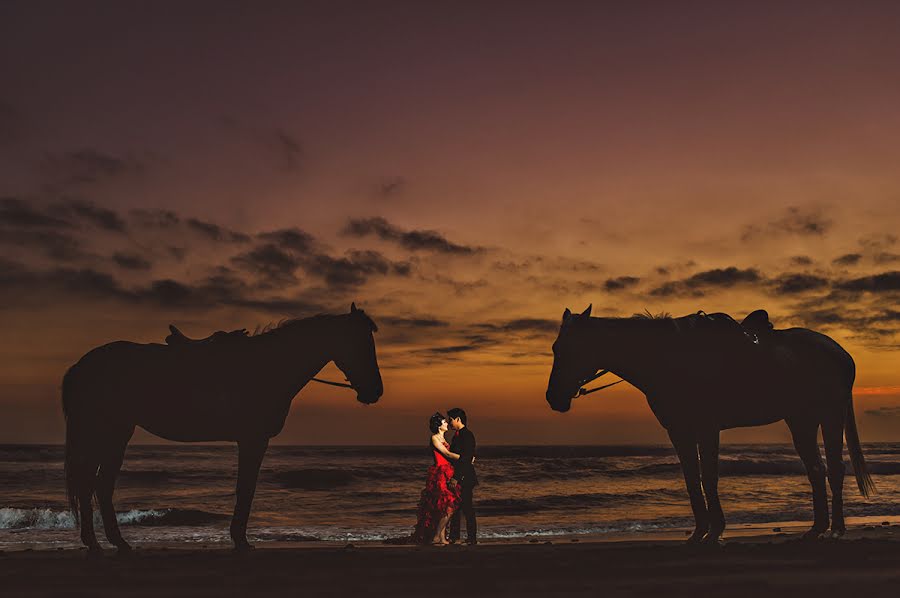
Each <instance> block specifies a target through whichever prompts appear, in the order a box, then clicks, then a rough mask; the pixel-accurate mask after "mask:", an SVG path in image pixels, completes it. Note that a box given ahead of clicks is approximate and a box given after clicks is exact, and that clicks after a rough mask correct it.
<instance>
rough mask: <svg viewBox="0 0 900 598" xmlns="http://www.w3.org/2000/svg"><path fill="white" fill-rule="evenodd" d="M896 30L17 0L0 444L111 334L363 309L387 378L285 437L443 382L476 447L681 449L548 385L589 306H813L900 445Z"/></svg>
mask: <svg viewBox="0 0 900 598" xmlns="http://www.w3.org/2000/svg"><path fill="white" fill-rule="evenodd" d="M898 24H900V5H898V4H896V3H887V2H886V3H879V2H869V3H847V2H808V3H803V2H791V3H783V2H773V3H766V2H727V3H725V2H678V3H668V2H619V3H612V2H609V3H603V2H489V3H488V2H378V3H374V2H357V3H350V2H346V3H345V2H321V3H302V4H301V3H295V2H284V3H280V2H266V3H250V2H215V3H202V2H189V3H174V2H173V3H138V2H129V1H126V2H107V3H94V2H77V3H76V2H65V3H63V2H44V1H37V2H4V3H2V4H0V304H2V308H0V309H2V311H0V329H2V341H3V342H2V345H0V443H5V442H59V441H61V440H62V438H63V423H62V414H61V409H60V397H59V384H60V381H61V378H62V375H63V373H64V372H65V370H66V369H67V368H68V367H69V366H70V365H72V364H73V363H74V362H75V361H77V360H78V358H79V357H80V356H81V355H82V354H84V353H85V352H87V351H88V350H90V349H91V348H93V347H95V346H97V345H100V344H103V343H106V342H109V341H112V340H119V339H127V340H134V341H138V342H162V339H163V338H164V337H165V335H166V332H167V330H166V327H167V325H168V324H169V323H175V324H177V325H178V326H179V327H180V328H181V329H182V330H183V331H184V332H185V333H186V334H189V335H194V336H205V335H207V334H209V333H210V332H212V331H213V330H216V329H230V328H241V327H245V328H248V329H251V330H252V329H253V328H255V327H256V326H257V325H260V326H263V325H265V324H267V323H270V322H277V321H278V320H280V319H283V318H287V317H298V316H307V315H313V314H316V313H320V312H344V311H347V310H348V308H349V306H350V303H351V301H356V303H357V305H359V306H360V307H362V308H364V309H365V310H366V312H367V313H368V314H370V315H371V316H372V317H373V319H374V320H375V321H376V322H377V323H378V325H379V328H380V330H379V332H378V333H377V335H376V342H377V346H378V351H379V359H380V363H381V367H382V375H383V378H384V384H385V394H384V396H383V397H382V399H381V401H380V402H379V403H378V404H377V405H375V406H369V407H367V406H363V405H361V404H358V403H357V402H356V401H355V400H354V399H353V398H352V393H349V392H345V391H342V390H340V389H333V388H329V387H320V388H307V389H305V390H304V391H303V392H301V393H300V395H298V397H297V398H296V399H295V401H294V404H293V409H292V412H291V416H290V418H289V420H288V424H287V426H286V427H285V430H284V432H283V433H282V435H281V436H279V437H278V439H277V441H278V442H286V443H303V444H385V443H387V444H417V443H424V442H426V440H427V435H428V431H427V420H428V416H429V415H430V414H431V413H432V412H434V411H435V410H441V411H444V410H446V409H447V408H449V407H454V406H461V407H464V408H465V409H466V410H467V411H468V413H469V417H470V420H471V422H470V423H471V425H472V429H473V430H474V431H475V432H476V434H477V436H478V440H479V443H480V444H566V443H579V444H581V443H598V444H601V443H616V444H619V443H644V442H664V441H665V435H664V432H663V430H662V428H661V427H660V426H659V424H658V423H657V422H656V420H655V419H654V418H653V416H652V414H651V412H650V410H649V408H648V407H647V404H646V401H645V400H644V398H643V396H642V395H641V394H640V393H639V392H638V391H637V390H635V389H634V388H633V387H630V386H628V385H626V384H623V385H620V386H616V387H615V388H613V389H610V390H608V391H605V392H603V393H598V394H595V395H591V397H590V398H589V399H588V398H585V399H580V400H579V401H577V402H576V404H575V407H574V408H573V410H572V411H571V412H569V413H567V414H560V413H555V412H552V411H551V410H550V408H549V407H548V405H547V403H546V402H545V400H544V391H545V389H546V384H547V378H548V375H549V372H550V367H551V364H552V354H551V351H550V346H551V343H552V342H553V340H554V338H555V337H556V333H557V330H558V325H559V320H560V316H561V315H562V312H563V310H564V309H565V308H566V307H569V308H572V309H573V310H578V311H581V310H583V309H584V308H585V307H586V306H587V305H588V304H589V303H593V305H594V315H608V316H629V315H632V314H634V313H636V312H643V311H645V310H649V311H650V312H652V313H657V312H669V313H672V314H673V315H684V314H687V313H691V312H694V311H697V310H700V309H702V310H705V311H707V312H714V311H726V312H729V313H731V314H732V315H734V316H735V317H737V318H742V317H743V316H745V315H746V314H747V313H748V312H750V311H752V310H754V309H757V308H761V307H762V308H766V309H767V310H768V311H769V312H770V314H771V317H772V320H773V322H774V323H775V324H776V327H779V328H783V327H790V326H808V327H811V328H814V329H817V330H820V331H822V332H825V333H827V334H829V335H831V336H832V337H833V338H834V339H835V340H837V341H838V342H840V343H841V344H842V345H843V346H844V347H845V348H846V349H847V350H848V351H850V353H851V354H852V355H853V356H854V358H855V360H856V363H857V372H858V373H857V381H856V392H855V405H856V413H857V416H858V418H859V426H860V433H861V436H862V439H863V441H864V442H865V441H876V440H900V425H898V424H900V371H898V363H900V305H898V304H900V301H898V299H900V242H898V235H900V111H898V110H897V106H900V77H898V76H897V69H898V65H900V37H898V36H897V35H896V32H897V28H898ZM323 374H324V375H327V376H330V377H331V378H336V377H337V376H338V372H336V371H335V370H334V368H333V366H329V368H327V369H326V371H325V372H323ZM788 438H789V436H788V433H787V430H786V428H785V426H784V424H776V425H774V426H769V427H766V428H756V429H748V430H742V431H736V432H728V433H726V434H725V435H724V436H723V439H724V440H725V441H733V442H738V441H771V440H778V441H781V440H788ZM151 440H152V437H151V436H150V435H149V434H139V435H138V436H137V437H136V441H138V442H146V441H151Z"/></svg>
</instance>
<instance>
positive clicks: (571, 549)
mask: <svg viewBox="0 0 900 598" xmlns="http://www.w3.org/2000/svg"><path fill="white" fill-rule="evenodd" d="M797 537H798V536H797V535H796V534H780V535H779V534H763V535H747V536H742V535H736V536H730V537H729V539H728V541H727V542H726V543H725V544H724V545H723V546H721V547H689V546H687V545H685V544H684V541H683V537H681V538H677V539H676V538H675V537H668V538H655V539H642V540H634V539H631V540H625V539H622V540H615V539H613V540H610V539H609V538H605V539H603V540H602V541H598V539H597V538H556V539H553V540H544V541H539V542H530V541H517V542H513V541H496V542H485V543H482V544H479V545H478V546H471V547H470V546H456V547H446V548H443V547H441V548H439V547H419V546H397V545H385V544H383V543H376V542H361V543H351V544H344V545H343V546H338V545H337V543H324V542H310V543H306V544H304V545H302V546H297V545H292V546H284V545H282V546H272V545H266V546H264V547H261V548H258V549H256V550H254V551H252V552H251V553H249V554H236V553H234V552H233V551H232V550H230V549H228V548H226V547H225V546H221V545H216V546H180V547H172V546H167V547H141V548H138V549H137V550H136V551H135V553H134V554H132V555H131V556H130V557H127V558H124V557H119V556H116V554H115V552H114V551H112V550H107V551H106V552H105V554H104V555H103V557H101V558H88V557H87V554H86V551H85V550H77V549H76V550H17V551H5V552H3V553H0V588H2V589H3V592H2V593H3V595H4V596H16V597H18V596H29V597H44V596H159V595H163V594H165V595H167V596H218V597H226V598H227V597H230V596H275V595H284V594H286V593H288V592H289V593H290V594H292V595H294V594H303V595H313V596H351V595H358V594H364V595H365V596H421V595H422V594H423V593H428V592H429V591H437V590H439V589H440V588H441V587H445V588H450V587H455V588H457V589H459V588H465V590H464V591H465V593H466V595H490V596H512V595H515V596H522V597H527V596H554V595H566V596H588V595H590V596H597V595H603V596H631V595H666V596H676V597H677V596H696V595H697V593H698V592H700V591H703V592H709V595H715V596H720V595H728V596H759V595H760V594H761V593H766V594H768V595H769V596H806V595H819V596H822V595H837V594H838V593H848V592H853V593H856V594H858V593H860V592H865V594H866V596H882V595H883V596H887V595H895V594H896V591H897V588H898V587H900V526H898V525H890V526H878V527H875V526H857V527H855V528H853V529H851V530H849V531H848V534H847V536H846V537H845V538H843V539H841V540H837V541H836V540H819V541H814V542H801V541H797V540H796V538H797ZM573 540H577V541H573Z"/></svg>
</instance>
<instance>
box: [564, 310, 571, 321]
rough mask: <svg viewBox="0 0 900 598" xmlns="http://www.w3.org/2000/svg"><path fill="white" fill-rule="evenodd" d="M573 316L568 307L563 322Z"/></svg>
mask: <svg viewBox="0 0 900 598" xmlns="http://www.w3.org/2000/svg"><path fill="white" fill-rule="evenodd" d="M571 315H572V312H571V311H570V310H569V308H568V307H567V308H566V311H564V312H563V322H565V321H566V320H567V319H569V316H571Z"/></svg>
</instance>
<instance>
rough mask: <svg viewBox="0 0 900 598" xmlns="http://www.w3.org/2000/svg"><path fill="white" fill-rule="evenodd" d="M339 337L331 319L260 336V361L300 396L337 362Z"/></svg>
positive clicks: (291, 326) (299, 323)
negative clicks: (335, 343) (324, 368)
mask: <svg viewBox="0 0 900 598" xmlns="http://www.w3.org/2000/svg"><path fill="white" fill-rule="evenodd" d="M335 336H336V335H335V333H334V323H333V322H332V321H331V320H325V319H322V320H317V321H308V322H298V323H296V324H292V325H289V327H285V328H283V329H278V330H273V331H272V332H269V333H266V334H264V335H261V336H259V337H258V339H257V340H258V346H259V352H258V358H259V359H260V360H262V361H263V362H264V363H265V364H266V369H268V370H270V371H272V372H273V373H272V374H270V375H273V376H277V377H278V378H279V383H280V384H283V385H285V386H288V387H290V388H291V389H293V390H294V391H295V393H294V394H296V393H297V392H299V391H300V389H301V388H303V387H304V386H305V385H306V383H307V382H309V380H310V378H312V377H313V376H315V375H316V374H317V373H318V372H319V370H321V369H322V368H323V367H325V366H326V365H327V364H328V362H329V361H331V360H332V359H334V353H335V351H334V342H335ZM292 396H293V395H292Z"/></svg>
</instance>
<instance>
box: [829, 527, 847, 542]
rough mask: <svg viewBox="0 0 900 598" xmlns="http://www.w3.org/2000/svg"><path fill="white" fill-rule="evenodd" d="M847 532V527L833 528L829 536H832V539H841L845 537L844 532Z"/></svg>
mask: <svg viewBox="0 0 900 598" xmlns="http://www.w3.org/2000/svg"><path fill="white" fill-rule="evenodd" d="M846 533H847V530H846V529H841V528H838V529H832V530H831V532H830V533H829V535H828V537H829V538H831V539H832V540H840V539H841V538H843V537H844V534H846Z"/></svg>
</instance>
